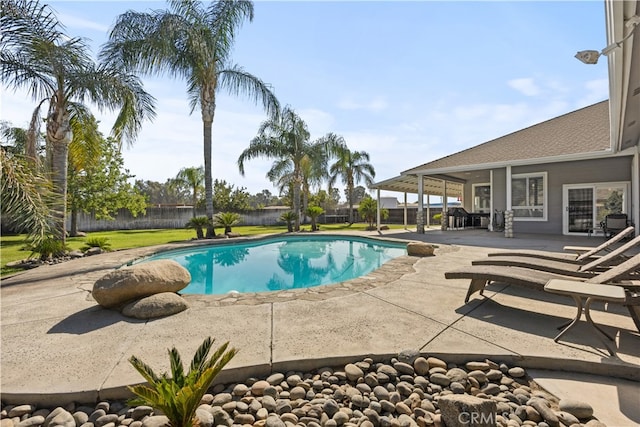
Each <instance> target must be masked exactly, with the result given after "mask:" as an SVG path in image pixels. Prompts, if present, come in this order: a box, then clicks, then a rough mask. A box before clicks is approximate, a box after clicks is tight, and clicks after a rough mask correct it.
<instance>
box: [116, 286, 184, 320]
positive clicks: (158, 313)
mask: <svg viewBox="0 0 640 427" xmlns="http://www.w3.org/2000/svg"><path fill="white" fill-rule="evenodd" d="M187 308H189V304H187V301H185V300H184V298H182V297H181V296H180V295H178V294H174V293H173V292H162V293H160V294H155V295H150V296H148V297H144V298H140V299H137V300H135V301H133V302H130V303H129V304H127V305H125V306H124V308H123V309H122V314H124V315H125V316H127V317H135V318H136V319H154V318H156V317H163V316H170V315H172V314H176V313H180V312H181V311H184V310H186V309H187Z"/></svg>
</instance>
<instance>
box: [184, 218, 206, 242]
mask: <svg viewBox="0 0 640 427" xmlns="http://www.w3.org/2000/svg"><path fill="white" fill-rule="evenodd" d="M209 224H211V220H209V218H207V217H206V216H196V217H194V218H191V219H190V220H189V222H187V224H186V225H185V227H187V228H193V229H195V230H196V236H197V237H198V239H204V232H203V230H204V229H205V228H207V227H208V226H209Z"/></svg>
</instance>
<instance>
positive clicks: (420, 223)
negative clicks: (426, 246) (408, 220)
mask: <svg viewBox="0 0 640 427" xmlns="http://www.w3.org/2000/svg"><path fill="white" fill-rule="evenodd" d="M423 199H424V177H423V175H418V213H417V215H416V231H417V232H418V233H419V234H424V206H423V203H424V200H423Z"/></svg>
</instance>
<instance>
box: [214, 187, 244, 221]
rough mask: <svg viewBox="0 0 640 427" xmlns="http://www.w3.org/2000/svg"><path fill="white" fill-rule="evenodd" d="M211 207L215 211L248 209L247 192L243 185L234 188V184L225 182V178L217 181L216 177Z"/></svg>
mask: <svg viewBox="0 0 640 427" xmlns="http://www.w3.org/2000/svg"><path fill="white" fill-rule="evenodd" d="M213 207H214V209H215V210H217V211H231V212H239V211H245V210H248V209H249V193H247V191H246V190H245V188H244V187H238V188H235V185H233V184H227V181H225V180H220V181H219V180H217V179H216V180H215V181H214V182H213ZM214 219H215V217H214ZM214 224H215V221H214Z"/></svg>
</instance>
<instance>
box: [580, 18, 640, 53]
mask: <svg viewBox="0 0 640 427" xmlns="http://www.w3.org/2000/svg"><path fill="white" fill-rule="evenodd" d="M638 24H640V16H638V15H634V16H632V17H631V18H629V19H628V20H627V22H626V23H625V26H626V27H627V28H630V30H629V33H628V34H627V35H626V36H624V38H623V39H622V40H620V41H618V42H615V43H611V44H610V45H609V46H607V47H605V48H604V49H602V50H601V51H600V52H598V51H597V50H581V51H580V52H578V53H576V56H575V57H576V58H578V59H579V60H580V61H582V62H584V63H585V64H597V63H598V58H600V56H602V55H604V56H607V55H609V54H610V53H611V52H613V51H614V50H615V49H617V48H619V47H620V46H622V43H624V42H625V41H626V40H627V39H628V38H629V37H631V36H632V35H633V32H634V31H635V30H636V28H638Z"/></svg>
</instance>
